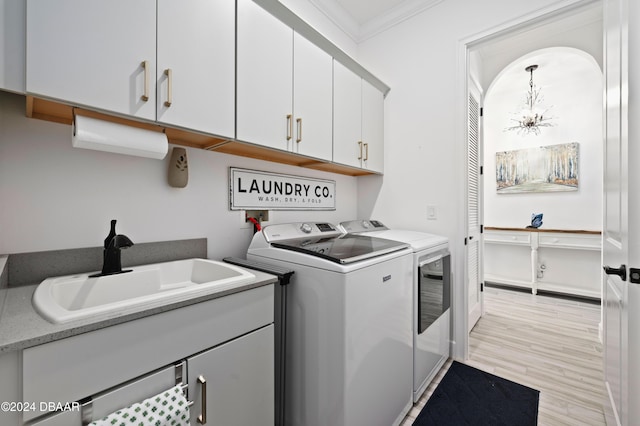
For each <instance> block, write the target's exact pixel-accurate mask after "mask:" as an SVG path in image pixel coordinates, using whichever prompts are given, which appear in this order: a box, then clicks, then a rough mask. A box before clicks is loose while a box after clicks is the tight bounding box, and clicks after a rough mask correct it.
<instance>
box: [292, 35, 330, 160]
mask: <svg viewBox="0 0 640 426" xmlns="http://www.w3.org/2000/svg"><path fill="white" fill-rule="evenodd" d="M332 91H333V58H332V57H331V56H330V55H329V54H328V53H327V52H325V51H324V50H322V49H320V48H319V47H318V46H316V45H315V44H313V43H311V42H310V41H309V40H307V39H306V38H304V37H303V36H301V35H300V34H297V33H294V36H293V115H294V119H295V122H294V127H295V130H294V132H293V133H294V135H295V142H294V143H293V144H292V150H293V151H294V152H297V153H298V154H303V155H308V156H310V157H316V158H321V159H323V160H331V157H332V153H333V141H332V133H333V132H332V120H333V96H332Z"/></svg>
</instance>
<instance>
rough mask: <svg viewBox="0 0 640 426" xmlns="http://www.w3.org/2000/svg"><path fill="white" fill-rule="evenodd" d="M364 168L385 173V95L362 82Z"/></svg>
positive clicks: (364, 81)
mask: <svg viewBox="0 0 640 426" xmlns="http://www.w3.org/2000/svg"><path fill="white" fill-rule="evenodd" d="M362 143H363V147H362V149H363V151H364V153H363V157H362V168H364V169H367V170H371V171H374V172H380V173H382V172H383V171H384V94H383V93H382V92H381V91H379V90H378V89H376V88H375V87H373V85H372V84H371V83H369V82H368V81H366V80H364V79H363V80H362Z"/></svg>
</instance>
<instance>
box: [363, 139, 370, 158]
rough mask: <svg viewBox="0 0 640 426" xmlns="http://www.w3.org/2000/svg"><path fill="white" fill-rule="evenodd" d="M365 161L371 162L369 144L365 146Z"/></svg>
mask: <svg viewBox="0 0 640 426" xmlns="http://www.w3.org/2000/svg"><path fill="white" fill-rule="evenodd" d="M364 161H369V144H368V143H365V144H364Z"/></svg>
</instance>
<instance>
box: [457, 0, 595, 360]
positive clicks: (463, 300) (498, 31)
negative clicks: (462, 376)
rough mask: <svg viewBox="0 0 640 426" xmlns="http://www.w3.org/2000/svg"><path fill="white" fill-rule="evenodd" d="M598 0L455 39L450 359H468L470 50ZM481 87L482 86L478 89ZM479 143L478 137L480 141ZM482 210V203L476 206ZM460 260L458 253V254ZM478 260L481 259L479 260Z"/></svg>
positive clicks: (560, 5) (562, 4)
mask: <svg viewBox="0 0 640 426" xmlns="http://www.w3.org/2000/svg"><path fill="white" fill-rule="evenodd" d="M600 2H601V0H563V1H559V2H557V3H555V4H553V5H550V6H547V7H544V8H541V9H538V10H536V11H534V12H531V13H528V14H526V15H523V16H520V17H518V18H516V19H514V20H510V21H508V22H505V23H503V24H501V25H498V26H495V27H492V28H489V29H486V30H484V31H481V32H479V33H476V34H473V35H471V36H469V37H466V38H464V39H461V40H459V41H458V43H457V46H456V50H457V51H456V57H457V64H458V66H457V72H456V81H457V83H458V84H457V86H456V87H457V91H456V93H455V99H456V102H455V103H456V113H455V116H456V126H455V128H456V130H455V131H456V134H455V141H456V144H455V158H457V159H458V161H457V164H458V167H459V169H458V172H457V173H456V175H457V176H458V185H457V187H458V188H459V190H458V191H457V193H458V199H457V204H458V205H459V206H464V208H462V209H459V210H458V212H459V213H458V214H459V217H458V229H457V233H456V234H457V235H458V238H457V239H456V241H453V242H452V244H453V245H454V246H455V248H456V252H457V253H463V254H464V260H465V261H459V262H456V265H455V268H454V273H455V274H457V276H458V277H461V278H460V279H458V280H457V281H458V282H464V284H465V285H458V286H454V289H453V292H452V293H453V295H452V299H453V300H452V302H453V303H452V305H453V306H456V307H457V309H454V310H453V326H452V344H451V355H452V357H454V358H458V359H462V360H466V359H468V358H469V332H470V330H469V327H468V321H467V318H468V312H469V301H468V297H469V295H468V286H467V285H466V280H465V279H464V277H466V276H467V273H468V271H467V262H466V255H467V253H466V248H465V246H464V237H465V236H466V232H467V229H466V228H467V223H468V206H467V184H468V176H467V102H468V99H467V96H468V91H469V87H468V82H469V78H470V76H471V68H470V66H471V60H470V49H472V48H473V47H474V46H476V45H478V44H481V43H484V42H487V41H490V40H491V39H493V38H496V37H498V36H505V35H508V34H510V33H515V32H516V31H519V30H521V29H522V28H525V27H528V26H530V25H532V24H535V23H537V22H544V21H545V20H547V19H551V18H553V17H555V16H558V15H562V14H565V13H567V12H570V11H571V10H573V9H577V8H579V7H582V6H586V5H590V4H594V3H600ZM481 89H485V88H482V87H481ZM480 143H481V144H482V138H481V142H480ZM479 208H480V209H483V206H482V205H481V206H479ZM459 258H460V259H463V257H462V256H460V257H459ZM480 261H482V259H480Z"/></svg>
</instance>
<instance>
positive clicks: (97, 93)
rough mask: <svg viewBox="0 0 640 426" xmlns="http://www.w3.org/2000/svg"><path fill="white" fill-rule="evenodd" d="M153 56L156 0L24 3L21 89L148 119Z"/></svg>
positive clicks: (35, 0)
mask: <svg viewBox="0 0 640 426" xmlns="http://www.w3.org/2000/svg"><path fill="white" fill-rule="evenodd" d="M155 57H156V2H155V0H135V1H132V0H109V1H98V0H93V1H87V0H56V1H52V0H27V77H26V89H27V93H30V94H33V95H38V96H44V97H49V98H54V99H60V100H64V101H69V102H71V103H73V104H76V105H83V106H90V107H95V108H98V109H101V110H105V111H112V112H115V113H119V114H126V115H132V116H136V117H140V118H145V119H149V120H155V118H156V101H155V83H154V82H155V75H156V71H155ZM143 64H144V65H143Z"/></svg>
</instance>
